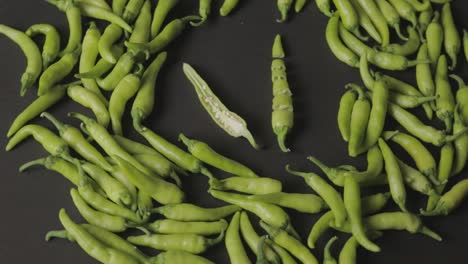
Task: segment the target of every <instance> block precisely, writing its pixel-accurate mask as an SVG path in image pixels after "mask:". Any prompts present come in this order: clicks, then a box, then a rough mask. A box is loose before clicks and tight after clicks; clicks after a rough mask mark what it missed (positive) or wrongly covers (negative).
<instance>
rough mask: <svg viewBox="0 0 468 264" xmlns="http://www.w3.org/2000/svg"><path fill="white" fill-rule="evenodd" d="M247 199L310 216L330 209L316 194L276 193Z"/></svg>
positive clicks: (252, 196)
mask: <svg viewBox="0 0 468 264" xmlns="http://www.w3.org/2000/svg"><path fill="white" fill-rule="evenodd" d="M247 198H248V199H250V200H253V201H259V202H265V203H271V204H276V205H279V206H281V207H285V208H290V209H294V210H296V211H298V212H302V213H309V214H316V213H318V212H321V211H322V210H324V209H327V208H328V205H327V204H326V203H325V201H324V200H323V199H322V198H320V197H319V196H317V195H315V194H305V193H284V192H276V193H268V194H257V195H251V196H249V197H247Z"/></svg>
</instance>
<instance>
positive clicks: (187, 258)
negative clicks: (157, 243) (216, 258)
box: [151, 250, 214, 264]
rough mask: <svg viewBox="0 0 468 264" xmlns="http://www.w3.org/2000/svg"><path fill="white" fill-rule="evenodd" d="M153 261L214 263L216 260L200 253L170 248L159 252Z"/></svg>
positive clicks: (192, 263) (194, 263)
mask: <svg viewBox="0 0 468 264" xmlns="http://www.w3.org/2000/svg"><path fill="white" fill-rule="evenodd" d="M151 263H161V264H163V263H164V264H166V263H167V264H169V263H191V264H214V262H212V261H210V260H208V259H206V258H204V257H202V256H198V255H194V254H191V253H188V252H185V251H182V250H169V251H166V252H162V253H159V254H158V255H157V256H156V257H153V258H152V259H151Z"/></svg>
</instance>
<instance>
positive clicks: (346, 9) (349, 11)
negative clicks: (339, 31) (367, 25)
mask: <svg viewBox="0 0 468 264" xmlns="http://www.w3.org/2000/svg"><path fill="white" fill-rule="evenodd" d="M333 3H334V4H335V7H336V9H337V13H338V14H339V16H340V19H341V22H342V23H343V26H344V27H345V28H346V29H347V30H349V31H350V32H352V33H353V34H354V35H355V36H357V37H358V38H359V39H362V40H367V39H368V37H364V36H363V35H362V34H361V32H360V31H359V18H358V14H357V12H356V10H355V8H354V6H353V4H351V1H349V0H333Z"/></svg>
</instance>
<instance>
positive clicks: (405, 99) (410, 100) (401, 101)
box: [389, 92, 437, 120]
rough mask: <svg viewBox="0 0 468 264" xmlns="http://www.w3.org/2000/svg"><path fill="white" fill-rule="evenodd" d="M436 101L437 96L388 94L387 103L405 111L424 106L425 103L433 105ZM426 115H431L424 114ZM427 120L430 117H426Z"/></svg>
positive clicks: (430, 117)
mask: <svg viewBox="0 0 468 264" xmlns="http://www.w3.org/2000/svg"><path fill="white" fill-rule="evenodd" d="M436 99H437V96H415V95H406V94H400V93H393V92H390V96H389V101H390V102H392V103H394V104H396V105H398V106H400V107H403V108H405V109H409V108H416V107H419V106H421V105H423V106H426V104H427V103H431V102H432V103H433V102H435V100H436ZM424 110H426V108H424ZM426 113H432V111H431V112H426ZM428 118H429V120H431V119H432V116H431V115H429V116H428Z"/></svg>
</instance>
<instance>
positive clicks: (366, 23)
mask: <svg viewBox="0 0 468 264" xmlns="http://www.w3.org/2000/svg"><path fill="white" fill-rule="evenodd" d="M350 2H351V4H352V5H353V7H354V10H355V11H356V13H357V16H358V19H359V25H361V27H362V28H364V29H365V30H366V32H367V34H369V36H371V37H372V38H373V39H374V40H375V41H376V42H377V43H382V38H381V37H380V33H379V31H378V30H377V29H376V28H375V26H374V24H373V23H372V21H371V19H370V17H369V16H368V15H367V13H366V12H365V11H364V10H363V9H362V7H361V5H360V4H359V3H358V2H357V0H350ZM328 10H330V7H329V6H328ZM328 16H331V14H330V15H328Z"/></svg>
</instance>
